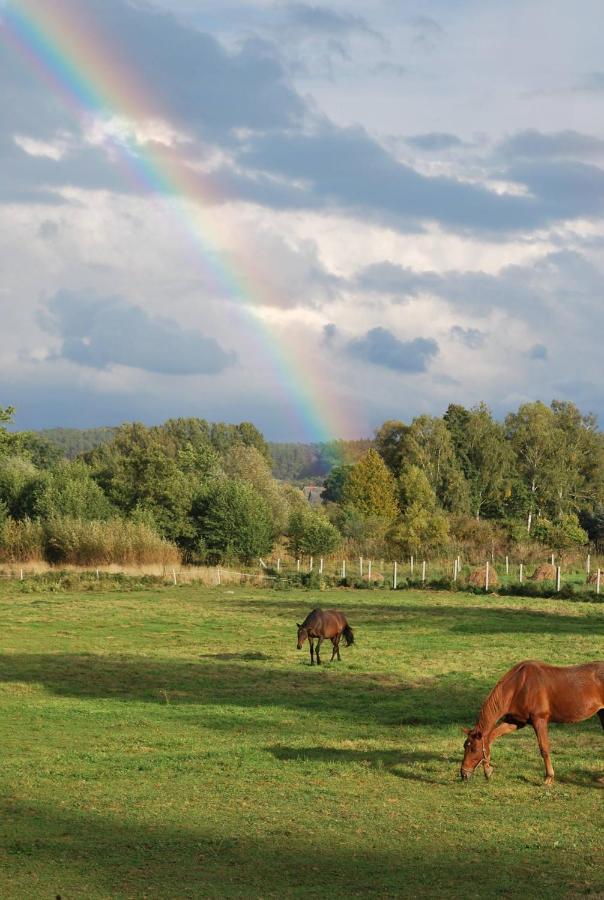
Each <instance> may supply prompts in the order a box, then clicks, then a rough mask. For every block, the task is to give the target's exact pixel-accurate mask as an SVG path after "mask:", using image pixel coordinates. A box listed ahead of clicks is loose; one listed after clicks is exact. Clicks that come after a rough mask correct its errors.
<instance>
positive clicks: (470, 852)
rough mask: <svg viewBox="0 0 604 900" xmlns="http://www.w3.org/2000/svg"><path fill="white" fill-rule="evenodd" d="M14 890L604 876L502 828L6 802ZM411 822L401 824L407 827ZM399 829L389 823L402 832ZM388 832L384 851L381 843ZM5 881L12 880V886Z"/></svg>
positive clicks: (557, 887)
mask: <svg viewBox="0 0 604 900" xmlns="http://www.w3.org/2000/svg"><path fill="white" fill-rule="evenodd" d="M0 813H1V816H0V819H1V822H0V845H1V847H2V850H3V853H2V855H3V872H2V875H1V876H0V878H1V879H2V880H4V886H5V890H6V894H5V896H15V897H16V896H22V897H25V896H31V897H34V896H36V897H42V896H44V897H46V896H49V897H50V896H57V895H58V896H63V897H76V896H77V897H86V896H90V897H101V896H102V897H105V896H111V897H161V898H183V897H189V898H198V897H216V898H217V897H241V898H243V897H246V898H247V897H266V898H273V897H274V898H281V897H297V898H302V897H320V896H330V897H367V896H371V897H419V898H428V897H429V898H433V897H450V898H454V897H460V896H466V895H467V893H468V886H470V893H471V894H475V891H474V889H473V888H472V887H471V886H472V885H474V884H475V883H476V873H477V872H479V873H480V896H481V897H485V898H487V897H501V896H506V897H523V898H537V897H540V898H541V897H546V896H562V895H564V896H568V895H570V893H569V892H571V890H572V889H574V887H575V885H576V883H577V879H581V885H582V888H584V889H586V892H589V890H597V888H598V884H596V879H598V880H599V873H598V872H594V870H593V869H592V870H589V868H588V867H587V866H586V865H584V864H583V863H582V861H581V858H580V855H579V858H578V857H577V854H576V853H573V854H564V853H561V852H560V851H559V850H554V849H551V848H549V847H547V846H544V847H540V848H538V849H537V848H534V849H532V851H531V856H530V864H529V863H528V862H527V852H526V850H525V848H524V846H523V843H522V842H520V843H519V844H518V846H517V848H512V847H509V848H508V849H507V852H505V853H501V848H500V847H499V845H498V831H497V829H493V830H492V833H490V832H489V829H483V830H482V831H481V834H480V840H476V832H475V829H474V827H472V828H470V829H469V834H468V835H467V836H466V837H465V838H464V837H463V835H462V836H461V840H460V846H459V847H458V849H457V850H453V849H452V848H451V847H449V846H440V845H439V843H438V842H437V843H434V842H432V841H431V840H430V837H429V835H422V834H421V833H419V835H418V832H417V831H414V832H413V833H411V832H409V833H406V832H405V831H403V830H402V829H401V828H400V825H399V823H398V822H397V821H396V820H393V821H392V826H391V828H393V829H394V831H393V832H392V834H389V833H388V834H385V835H384V836H383V838H380V837H379V836H378V835H376V834H375V832H374V830H373V828H372V827H371V825H369V828H368V831H367V833H366V834H364V835H358V834H355V837H354V843H353V844H352V845H351V843H350V833H349V832H348V833H346V834H343V835H342V836H340V835H338V836H337V837H336V836H335V835H334V833H333V832H330V836H329V840H327V836H326V834H325V832H324V831H322V830H321V829H320V828H319V829H318V831H317V832H316V833H313V831H312V830H311V831H308V830H307V831H306V832H302V831H301V830H300V827H299V822H298V819H299V811H298V810H297V809H296V811H295V812H294V813H293V814H292V816H291V818H290V819H284V820H281V821H280V822H279V824H277V823H273V824H272V825H269V826H263V830H262V831H261V832H260V833H256V834H254V833H253V825H252V823H248V822H246V821H245V820H244V819H242V820H241V822H240V827H239V828H238V830H237V831H233V830H229V827H230V829H232V825H231V826H229V825H228V824H225V825H220V824H218V825H217V826H216V828H215V830H214V829H211V828H208V827H203V826H199V827H189V828H186V827H182V826H176V825H174V824H172V823H166V822H164V821H161V812H159V813H158V815H157V818H156V819H155V820H154V821H153V822H151V823H142V822H140V821H137V819H136V817H135V816H134V815H132V813H131V812H130V811H128V813H127V814H126V815H127V818H124V817H118V816H115V817H110V816H107V815H101V814H99V813H92V812H89V811H86V812H84V811H82V810H78V809H65V808H61V807H59V806H54V807H50V806H49V805H42V804H39V803H33V802H32V803H24V802H20V801H19V800H18V799H12V800H4V801H1V802H0ZM397 825H398V826H399V827H396V826H397ZM390 830H391V829H389V831H390ZM376 840H381V842H382V844H383V846H384V849H380V848H379V847H376ZM1 883H2V882H0V884H1Z"/></svg>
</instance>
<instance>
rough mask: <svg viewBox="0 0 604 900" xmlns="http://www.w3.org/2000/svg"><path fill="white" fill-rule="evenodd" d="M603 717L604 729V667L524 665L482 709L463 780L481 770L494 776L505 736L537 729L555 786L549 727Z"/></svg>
mask: <svg viewBox="0 0 604 900" xmlns="http://www.w3.org/2000/svg"><path fill="white" fill-rule="evenodd" d="M595 713H598V716H599V717H600V722H601V723H602V728H604V662H593V663H585V664H584V665H582V666H550V665H548V664H547V663H544V662H538V661H537V660H532V659H528V660H524V662H519V663H518V664H517V665H515V666H514V667H513V669H510V671H509V672H506V674H505V675H504V676H503V678H500V680H499V681H498V682H497V684H496V685H495V687H494V688H493V690H492V691H491V693H490V694H489V696H488V697H487V699H486V700H485V701H484V703H483V705H482V709H481V710H480V715H479V716H478V722H477V723H476V725H475V726H474V728H464V729H463V730H464V732H465V733H466V734H467V738H466V740H465V743H464V750H465V753H464V757H463V762H462V764H461V777H462V778H463V780H464V781H467V779H468V778H469V777H470V775H472V773H473V772H474V771H475V770H476V769H477V768H478V767H479V766H481V765H483V766H484V774H485V778H490V777H491V775H492V774H493V769H492V767H491V745H492V744H493V741H494V740H495V739H496V738H498V737H501V735H502V734H509V733H510V732H512V731H516V729H518V728H524V726H525V725H529V724H530V725H532V727H533V728H534V730H535V734H536V735H537V741H538V743H539V749H540V751H541V756H542V757H543V761H544V763H545V784H552V783H553V780H554V767H553V766H552V761H551V759H550V755H549V738H548V734H547V723H548V722H567V723H568V722H582V721H583V720H584V719H588V718H589V717H590V716H593V715H595Z"/></svg>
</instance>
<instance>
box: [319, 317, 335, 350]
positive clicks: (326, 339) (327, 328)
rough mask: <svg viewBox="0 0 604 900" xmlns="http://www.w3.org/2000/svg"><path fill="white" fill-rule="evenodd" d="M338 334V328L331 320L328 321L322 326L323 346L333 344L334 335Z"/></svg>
mask: <svg viewBox="0 0 604 900" xmlns="http://www.w3.org/2000/svg"><path fill="white" fill-rule="evenodd" d="M337 335H338V328H337V326H336V325H334V323H333V322H329V323H328V324H327V325H324V326H323V339H322V344H323V346H325V347H329V346H331V345H332V344H333V342H334V341H335V339H336V337H337Z"/></svg>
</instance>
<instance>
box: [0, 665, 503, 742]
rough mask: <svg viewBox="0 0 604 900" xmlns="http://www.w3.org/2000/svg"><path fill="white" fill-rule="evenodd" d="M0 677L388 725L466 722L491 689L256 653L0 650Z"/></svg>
mask: <svg viewBox="0 0 604 900" xmlns="http://www.w3.org/2000/svg"><path fill="white" fill-rule="evenodd" d="M0 682H8V683H12V682H18V683H32V684H40V685H42V686H43V687H44V688H46V689H47V690H48V691H51V692H52V693H54V694H57V695H59V696H69V697H79V698H84V699H86V698H113V699H115V700H121V701H129V700H134V701H144V702H154V703H165V704H167V703H168V699H166V698H169V702H170V704H171V705H174V704H178V703H181V704H182V703H195V704H200V705H208V706H215V705H221V706H224V705H232V706H237V707H285V708H289V709H293V710H297V711H299V712H312V713H316V714H319V715H320V716H322V717H324V716H327V717H330V716H334V715H335V716H340V717H342V718H349V719H355V720H357V721H364V722H379V723H381V724H391V725H401V724H407V725H431V724H448V723H457V722H459V723H461V724H466V723H471V722H473V721H474V719H475V716H476V713H477V711H478V709H479V707H480V705H481V702H482V700H483V699H484V697H485V695H486V693H487V691H488V688H489V687H490V685H488V684H487V683H486V682H484V681H480V680H475V679H469V678H468V677H467V676H466V675H464V674H448V675H441V676H434V677H430V678H418V679H417V680H416V681H413V682H405V681H402V680H401V679H400V678H398V677H395V676H393V675H390V674H383V675H382V674H379V673H373V674H361V673H352V672H350V671H346V670H345V669H343V668H340V667H337V668H336V666H335V664H334V665H333V666H323V667H321V668H319V667H315V668H310V666H302V665H298V666H296V667H295V668H292V669H290V670H288V669H275V668H271V667H269V666H267V665H266V664H264V663H263V661H261V660H260V661H258V660H256V659H254V660H253V661H250V662H247V663H246V662H245V661H239V660H237V661H234V660H216V659H201V660H200V661H199V662H193V661H192V662H184V661H175V660H169V659H161V658H160V659H157V658H152V659H149V658H147V657H136V656H134V657H133V656H97V655H92V654H90V655H89V654H63V653H56V654H52V653H51V654H27V653H14V654H4V655H0Z"/></svg>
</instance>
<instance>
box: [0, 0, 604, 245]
mask: <svg viewBox="0 0 604 900" xmlns="http://www.w3.org/2000/svg"><path fill="white" fill-rule="evenodd" d="M56 2H58V0H48V3H49V4H50V6H51V7H52V4H53V3H56ZM61 8H62V9H66V10H67V13H69V11H70V9H72V13H73V15H76V14H77V13H80V14H81V3H80V0H61ZM86 10H87V13H88V14H89V15H90V17H91V21H93V22H94V27H95V29H96V30H97V32H98V34H99V36H100V38H101V39H103V40H104V41H105V42H106V43H107V44H109V45H110V46H111V48H112V54H113V55H114V57H115V59H116V61H117V62H118V63H119V62H120V61H125V62H126V64H127V68H128V71H131V72H136V74H137V79H138V81H139V83H140V84H141V85H143V89H144V91H145V92H147V93H148V95H149V97H150V98H152V99H153V103H154V104H155V106H156V108H157V112H158V113H161V111H165V114H166V117H167V118H169V119H170V121H171V122H172V123H173V124H175V125H176V126H177V127H180V128H182V129H183V130H184V131H186V132H187V133H188V134H190V135H194V136H197V137H198V138H199V139H200V140H201V139H203V141H204V142H208V141H209V142H210V143H214V144H215V145H217V146H219V147H220V148H222V149H223V150H226V152H227V155H228V156H230V157H231V158H233V160H234V162H235V164H236V168H234V167H232V168H231V169H229V168H228V166H225V171H224V172H223V173H218V175H217V178H216V180H217V183H218V184H220V179H221V177H222V178H223V181H224V187H225V194H224V195H225V196H228V197H232V198H241V199H246V200H252V201H253V202H255V203H258V204H260V205H263V206H266V207H268V208H269V209H311V210H326V211H336V212H338V213H344V214H347V215H350V216H352V217H357V218H361V219H363V220H366V221H367V220H368V221H372V222H377V223H380V224H384V225H386V226H388V227H394V228H396V229H398V230H400V231H407V232H417V231H420V230H421V229H422V228H423V227H424V226H425V225H426V224H428V223H438V224H439V225H441V226H442V227H444V228H447V229H451V230H457V231H462V232H469V233H474V234H502V233H514V232H529V231H532V230H535V229H537V228H542V227H545V226H547V225H548V224H552V223H555V222H560V221H564V220H567V219H573V218H578V217H585V216H588V217H595V216H600V215H601V214H602V199H603V197H604V173H603V172H602V171H601V170H600V169H598V168H596V167H594V166H591V167H590V166H585V165H582V164H580V163H577V162H572V163H571V162H555V161H549V162H548V163H547V165H539V166H532V167H531V164H530V159H529V160H526V159H524V158H520V157H516V159H517V161H516V162H515V163H514V164H512V165H510V166H509V168H508V170H507V171H506V172H504V173H495V174H498V175H499V174H503V175H504V177H507V178H508V179H510V180H513V181H516V182H518V183H520V184H521V185H523V186H525V188H526V195H517V194H512V193H495V192H494V191H491V190H488V189H487V188H485V187H483V186H481V185H479V184H472V183H468V182H466V181H462V180H458V179H456V178H454V177H450V176H434V177H429V176H427V175H425V174H422V173H421V172H418V171H416V170H415V169H414V168H412V167H411V166H409V165H405V164H403V163H401V162H399V161H398V160H397V159H396V158H395V157H394V156H393V155H392V154H390V153H389V152H388V151H387V150H386V149H385V148H384V147H383V146H381V145H380V144H379V143H378V142H377V141H376V140H375V139H373V138H372V137H371V136H370V135H369V134H368V133H367V132H366V131H364V130H363V129H362V128H359V127H352V128H342V127H339V126H337V125H335V124H333V123H331V122H329V121H328V120H326V119H319V118H318V116H317V114H316V112H315V111H313V110H311V107H310V105H309V104H308V102H307V101H306V100H305V99H303V98H302V97H301V96H300V95H299V94H298V93H297V92H296V90H295V89H294V87H293V86H292V84H291V83H290V81H289V79H288V75H287V72H286V69H285V66H284V64H283V63H282V61H281V58H280V55H279V52H278V50H277V49H276V47H275V45H273V44H270V43H269V42H267V41H266V40H260V39H257V38H253V39H249V40H246V41H245V42H244V43H243V44H242V45H240V46H239V47H238V49H236V50H227V49H226V48H225V47H224V46H223V45H222V44H221V43H220V42H219V41H218V40H217V39H216V38H214V37H213V36H211V35H209V34H207V33H204V32H203V31H200V30H197V29H195V28H193V27H190V26H188V25H186V24H184V23H182V22H179V21H178V20H177V19H176V18H175V17H174V16H173V15H171V14H170V13H167V12H164V11H160V10H158V9H156V8H154V7H151V6H147V5H142V4H138V3H134V2H127V0H88V2H87V4H86ZM290 14H291V15H293V16H294V17H297V19H298V20H299V21H301V22H306V23H307V25H308V26H309V27H310V25H311V24H312V25H313V27H315V28H316V29H317V30H321V29H323V31H329V30H330V29H331V31H332V32H333V31H337V30H338V29H339V30H340V31H346V30H347V31H348V32H350V31H354V30H357V31H358V30H361V31H363V30H367V29H368V26H367V23H366V22H364V20H363V19H359V18H358V17H355V16H354V15H352V14H347V13H346V14H343V13H335V12H333V11H331V10H327V9H324V8H323V7H319V6H313V5H308V4H297V5H294V6H292V7H291V8H290ZM412 27H413V28H414V29H415V32H416V33H417V34H424V35H431V37H432V39H433V38H434V37H435V36H436V35H440V34H441V33H442V29H441V28H440V26H439V25H438V23H436V22H434V21H433V20H431V19H429V18H426V17H420V18H419V19H417V20H415V22H414V23H413V25H412ZM369 30H370V29H369ZM0 56H1V57H2V62H1V64H0V76H2V77H0V145H1V146H0V153H2V156H3V159H2V163H3V165H2V167H1V168H0V172H1V174H0V180H1V181H2V183H1V184H0V199H2V198H4V199H9V200H21V201H25V200H32V199H42V200H44V201H46V202H52V201H53V200H54V201H55V202H57V200H56V196H55V195H54V193H53V192H54V191H55V190H56V189H58V188H61V187H64V186H67V185H74V186H82V187H86V188H101V189H108V190H116V191H117V190H120V191H124V190H128V191H130V190H132V187H131V186H130V185H127V184H126V183H125V180H124V179H123V177H122V175H121V173H120V172H119V170H118V167H115V166H114V165H113V162H112V159H111V156H110V154H109V153H108V152H107V151H105V150H104V149H103V148H98V147H80V148H79V149H78V148H77V147H74V146H73V143H75V140H74V141H73V142H72V145H70V146H71V149H70V151H69V152H66V154H65V156H64V157H63V159H61V160H58V161H57V160H51V159H47V158H44V157H32V156H30V155H28V154H26V153H24V152H23V151H22V150H20V149H19V152H17V151H15V149H14V146H13V147H12V148H11V147H10V143H11V140H12V137H13V136H14V135H15V134H17V133H22V134H25V135H26V136H35V137H37V138H38V139H45V140H53V139H55V138H56V136H57V134H58V132H59V131H61V129H65V128H66V127H67V123H66V116H65V111H64V109H62V108H61V107H60V105H59V104H58V103H57V100H56V97H55V96H54V95H53V94H49V92H48V90H47V88H46V86H45V85H42V84H41V83H39V82H36V80H35V79H34V78H33V77H32V75H31V73H30V72H29V70H28V69H27V66H26V65H24V63H23V62H22V61H20V60H19V61H16V60H15V59H14V58H13V57H12V56H11V54H10V53H9V52H8V51H6V50H3V52H2V54H0ZM5 57H7V58H8V61H7V59H6V58H5ZM150 105H152V104H150ZM71 127H72V129H73V128H75V129H76V130H77V128H78V127H79V125H78V123H75V121H74V122H72V123H71ZM81 137H82V136H81V135H80V143H81ZM410 140H411V141H413V140H415V141H416V146H417V148H418V149H420V148H421V145H422V142H423V148H424V149H425V150H426V151H428V150H429V149H431V148H432V149H436V148H437V147H438V146H440V148H441V149H443V148H444V145H445V144H447V145H448V146H449V147H452V146H454V144H455V141H456V140H458V139H456V138H455V136H454V135H449V134H446V133H445V134H438V133H435V134H427V135H418V136H415V138H414V137H413V136H412V137H411V138H410ZM417 142H419V143H417ZM7 148H8V149H7ZM189 150H190V153H191V156H192V158H193V159H195V158H196V156H198V155H199V156H200V157H201V156H203V154H205V153H207V147H202V146H201V145H196V144H195V143H192V144H190V145H189ZM523 159H524V161H523Z"/></svg>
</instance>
